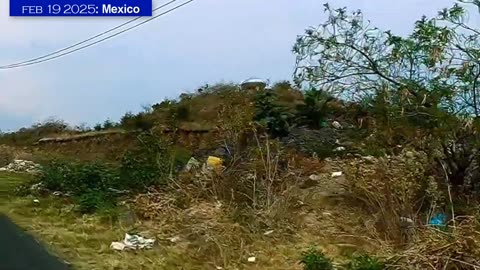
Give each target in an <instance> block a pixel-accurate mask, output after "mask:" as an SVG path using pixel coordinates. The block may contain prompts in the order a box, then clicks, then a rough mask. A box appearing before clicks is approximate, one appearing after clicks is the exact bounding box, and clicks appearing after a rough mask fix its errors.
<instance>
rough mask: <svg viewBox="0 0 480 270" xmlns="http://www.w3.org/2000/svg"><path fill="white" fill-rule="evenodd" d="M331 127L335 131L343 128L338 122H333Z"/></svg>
mask: <svg viewBox="0 0 480 270" xmlns="http://www.w3.org/2000/svg"><path fill="white" fill-rule="evenodd" d="M332 126H333V127H334V128H336V129H342V128H343V126H342V125H341V124H340V123H339V122H338V121H333V122H332Z"/></svg>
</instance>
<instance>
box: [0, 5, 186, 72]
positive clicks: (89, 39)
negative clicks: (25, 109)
mask: <svg viewBox="0 0 480 270" xmlns="http://www.w3.org/2000/svg"><path fill="white" fill-rule="evenodd" d="M176 1H178V0H172V1H170V2H168V3H165V4H163V5H161V6H159V7H156V8H154V9H153V10H152V12H155V11H157V10H159V9H161V8H164V7H166V6H168V5H170V4H172V3H174V2H176ZM140 18H142V17H141V16H139V17H136V18H133V19H131V20H128V21H126V22H124V23H122V24H120V25H117V26H115V27H113V28H111V29H109V30H107V31H103V32H101V33H99V34H97V35H94V36H92V37H90V38H87V39H85V40H82V41H80V42H77V43H75V44H73V45H70V46H68V47H65V48H63V49H60V50H57V51H54V52H51V53H48V54H45V55H42V56H39V57H36V58H32V59H29V60H25V61H22V62H18V63H13V64H9V65H5V66H0V68H6V67H12V66H18V65H23V64H26V63H29V62H34V61H37V60H40V59H43V58H47V57H49V56H52V55H55V54H57V53H61V52H64V51H66V50H69V49H72V48H74V47H76V46H78V45H82V44H84V43H87V42H89V41H91V40H94V39H96V38H98V37H101V36H103V35H106V34H108V33H111V32H113V31H115V30H117V29H120V28H122V27H124V26H125V25H128V24H131V23H133V22H135V21H136V20H139V19H140Z"/></svg>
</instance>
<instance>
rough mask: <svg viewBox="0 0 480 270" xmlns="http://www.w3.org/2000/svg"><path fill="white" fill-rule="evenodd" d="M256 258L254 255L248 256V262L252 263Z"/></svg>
mask: <svg viewBox="0 0 480 270" xmlns="http://www.w3.org/2000/svg"><path fill="white" fill-rule="evenodd" d="M256 260H257V258H255V257H249V258H248V262H251V263H254V262H255V261H256Z"/></svg>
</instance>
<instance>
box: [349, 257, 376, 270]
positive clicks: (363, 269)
mask: <svg viewBox="0 0 480 270" xmlns="http://www.w3.org/2000/svg"><path fill="white" fill-rule="evenodd" d="M384 268H385V264H384V263H382V262H380V261H379V260H378V259H377V258H374V257H370V256H369V255H362V256H358V257H354V258H353V259H352V261H351V262H350V263H349V264H348V265H347V269H348V270H382V269H384Z"/></svg>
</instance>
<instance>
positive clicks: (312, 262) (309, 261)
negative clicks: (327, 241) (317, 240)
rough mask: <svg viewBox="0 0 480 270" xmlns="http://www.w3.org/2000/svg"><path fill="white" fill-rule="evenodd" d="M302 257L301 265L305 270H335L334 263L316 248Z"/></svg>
mask: <svg viewBox="0 0 480 270" xmlns="http://www.w3.org/2000/svg"><path fill="white" fill-rule="evenodd" d="M302 256H303V258H302V260H301V261H300V263H301V264H302V265H303V269H304V270H333V264H332V261H331V260H330V259H329V258H327V257H326V256H325V254H323V253H322V252H321V251H318V250H317V249H315V248H311V249H309V250H307V251H305V252H304V253H303V254H302Z"/></svg>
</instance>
